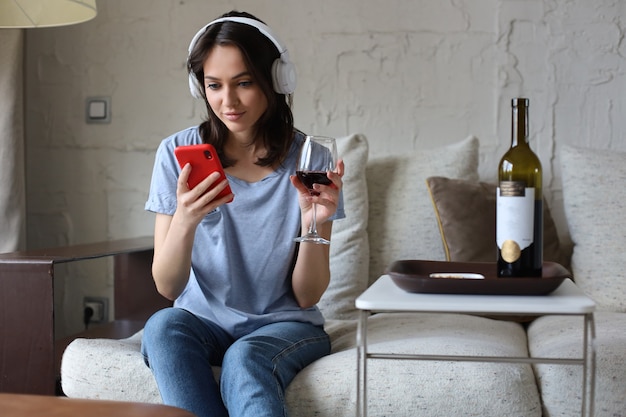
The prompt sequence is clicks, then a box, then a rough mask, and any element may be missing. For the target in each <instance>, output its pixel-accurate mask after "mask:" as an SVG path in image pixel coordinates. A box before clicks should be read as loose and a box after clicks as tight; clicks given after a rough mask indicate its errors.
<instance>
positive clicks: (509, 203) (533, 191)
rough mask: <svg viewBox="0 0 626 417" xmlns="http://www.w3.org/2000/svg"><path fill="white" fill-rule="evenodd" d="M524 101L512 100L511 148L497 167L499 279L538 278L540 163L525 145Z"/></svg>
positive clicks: (540, 211) (541, 220)
mask: <svg viewBox="0 0 626 417" xmlns="http://www.w3.org/2000/svg"><path fill="white" fill-rule="evenodd" d="M528 102H529V100H528V99H527V98H514V99H513V100H512V101H511V106H512V115H513V118H512V123H511V125H512V131H511V147H510V148H509V150H508V151H507V152H506V153H505V154H504V156H502V159H501V160H500V164H499V166H498V189H497V195H496V205H497V206H496V242H497V244H498V276H499V277H541V270H542V269H541V267H542V264H543V194H542V189H541V185H542V172H541V162H540V161H539V158H538V157H537V155H535V153H534V152H533V151H532V150H531V149H530V145H529V143H528Z"/></svg>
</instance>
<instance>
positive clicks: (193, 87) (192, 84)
mask: <svg viewBox="0 0 626 417" xmlns="http://www.w3.org/2000/svg"><path fill="white" fill-rule="evenodd" d="M203 88H204V87H203V86H202V85H200V83H199V82H198V79H197V78H196V76H195V75H194V73H193V72H190V73H189V91H190V92H191V95H192V96H193V97H194V98H198V99H203V98H204V94H202V90H203Z"/></svg>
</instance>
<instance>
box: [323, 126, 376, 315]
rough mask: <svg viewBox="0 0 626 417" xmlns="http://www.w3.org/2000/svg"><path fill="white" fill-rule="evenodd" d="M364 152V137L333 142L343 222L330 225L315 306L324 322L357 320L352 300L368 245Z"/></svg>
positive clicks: (362, 278) (361, 282)
mask: <svg viewBox="0 0 626 417" xmlns="http://www.w3.org/2000/svg"><path fill="white" fill-rule="evenodd" d="M368 150H369V148H368V144H367V139H366V137H365V136H364V135H351V136H346V137H341V138H337V153H338V154H339V158H342V159H343V161H344V164H345V174H344V176H343V200H344V208H345V212H346V218H345V219H341V220H337V221H335V222H333V232H332V235H331V238H330V241H331V243H330V284H329V286H328V289H327V290H326V292H325V293H324V295H323V296H322V299H321V300H320V302H319V303H318V307H319V308H320V310H322V313H323V314H324V317H326V319H352V318H357V317H358V313H357V310H356V307H355V306H354V300H355V299H356V297H357V296H359V295H360V294H361V293H362V292H363V291H365V289H366V288H367V274H368V269H369V242H368V239H367V211H368V210H367V185H366V184H365V165H366V164H367V156H368Z"/></svg>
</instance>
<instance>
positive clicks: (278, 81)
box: [272, 58, 297, 94]
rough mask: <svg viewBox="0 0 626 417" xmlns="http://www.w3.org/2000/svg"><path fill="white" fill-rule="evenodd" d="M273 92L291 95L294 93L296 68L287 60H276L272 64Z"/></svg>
mask: <svg viewBox="0 0 626 417" xmlns="http://www.w3.org/2000/svg"><path fill="white" fill-rule="evenodd" d="M272 82H273V84H274V91H276V92H277V93H279V94H292V93H293V92H294V91H296V84H297V79H296V67H295V66H294V65H293V63H292V62H291V61H289V59H286V60H283V59H281V58H278V59H277V60H275V61H274V63H273V64H272Z"/></svg>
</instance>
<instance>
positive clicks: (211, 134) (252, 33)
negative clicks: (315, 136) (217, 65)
mask: <svg viewBox="0 0 626 417" xmlns="http://www.w3.org/2000/svg"><path fill="white" fill-rule="evenodd" d="M221 17H247V18H250V19H255V20H258V21H259V22H262V21H261V20H260V19H258V18H256V17H255V16H253V15H251V14H249V13H245V12H237V11H231V12H229V13H226V14H224V15H222V16H221ZM216 45H221V46H224V45H231V46H236V47H237V48H239V50H240V51H241V55H242V56H243V60H244V62H245V65H246V67H247V69H248V71H250V74H252V77H253V79H254V81H255V82H256V83H257V84H258V85H259V86H260V88H261V91H262V92H263V94H264V95H265V97H266V98H267V109H266V111H265V113H264V114H263V115H262V116H261V118H260V119H259V120H258V122H257V125H256V126H255V128H256V135H255V137H254V138H253V139H254V141H255V142H259V141H260V142H262V144H263V145H264V146H265V149H267V154H266V156H265V157H263V158H261V159H259V161H258V162H257V164H258V165H261V166H273V165H275V164H277V163H280V162H282V161H283V160H284V159H285V157H286V156H287V153H288V152H289V148H290V146H291V142H292V140H293V131H294V126H293V114H292V112H291V108H290V106H289V104H288V103H287V97H286V96H285V95H284V94H280V93H277V92H275V91H274V87H273V84H272V73H271V70H272V63H273V62H274V60H276V59H277V58H279V56H280V52H279V51H278V49H277V48H276V46H275V45H274V43H273V42H272V41H271V40H270V39H268V38H267V37H266V36H265V35H263V34H262V33H261V32H259V30H258V29H257V28H255V27H253V26H250V25H246V24H244V23H238V22H231V21H225V22H218V23H216V24H213V25H211V26H209V27H208V28H207V30H206V32H205V33H204V34H203V35H202V36H201V37H200V38H199V39H198V41H197V42H196V44H195V47H194V48H193V50H192V51H191V52H190V53H189V58H188V59H187V70H188V71H189V72H190V73H193V74H194V75H195V77H196V79H197V80H198V82H199V83H200V85H204V82H205V81H204V69H203V66H204V61H205V60H206V57H207V56H208V54H209V52H210V51H211V50H212V49H213V47H215V46H216ZM202 94H203V96H204V97H205V100H204V104H205V105H206V108H207V113H208V118H207V119H206V120H205V121H203V122H202V123H201V124H200V136H201V137H202V140H203V142H205V143H210V144H212V145H213V146H215V148H216V150H217V152H218V154H219V157H220V159H221V161H222V164H223V165H224V166H225V167H228V166H233V165H234V164H235V162H236V161H234V160H232V159H229V158H228V157H226V155H225V154H224V144H225V143H226V140H227V138H228V129H227V127H226V125H224V123H222V121H221V120H220V119H219V118H218V117H217V115H215V113H214V112H213V110H212V109H211V106H209V103H208V101H207V100H206V93H205V91H204V89H202Z"/></svg>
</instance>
